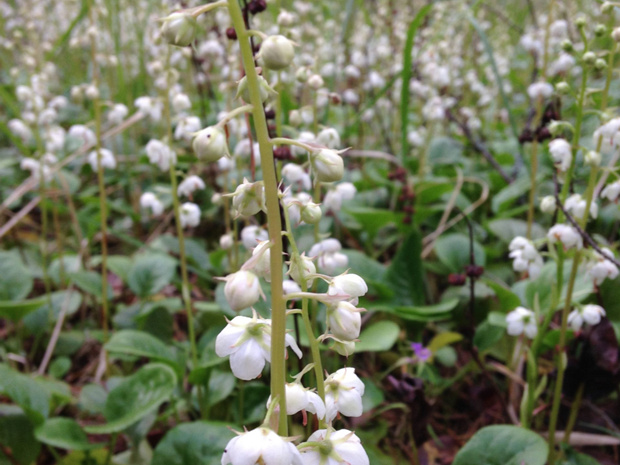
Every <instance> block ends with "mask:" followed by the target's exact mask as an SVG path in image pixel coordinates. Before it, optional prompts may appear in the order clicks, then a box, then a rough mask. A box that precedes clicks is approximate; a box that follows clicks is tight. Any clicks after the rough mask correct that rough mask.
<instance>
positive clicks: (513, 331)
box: [506, 307, 538, 339]
mask: <svg viewBox="0 0 620 465" xmlns="http://www.w3.org/2000/svg"><path fill="white" fill-rule="evenodd" d="M506 323H508V334H510V335H511V336H519V335H520V334H525V335H526V336H527V337H529V338H530V339H533V338H534V337H536V334H537V333H538V326H537V325H536V316H535V315H534V312H533V311H531V310H528V309H527V308H524V307H517V308H515V309H514V310H513V311H512V312H510V313H509V314H508V315H506Z"/></svg>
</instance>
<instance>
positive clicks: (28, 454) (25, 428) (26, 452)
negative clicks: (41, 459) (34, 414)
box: [0, 412, 41, 465]
mask: <svg viewBox="0 0 620 465" xmlns="http://www.w3.org/2000/svg"><path fill="white" fill-rule="evenodd" d="M0 444H1V445H2V446H4V447H6V448H8V449H10V450H11V453H12V454H13V457H14V458H15V460H16V461H17V463H19V464H21V465H30V464H31V463H34V461H35V460H36V459H37V457H38V456H39V452H40V451H41V444H39V443H38V442H37V440H36V439H35V437H34V429H33V425H32V423H31V421H30V420H29V419H28V417H27V416H26V415H23V414H14V413H11V412H7V414H5V412H0ZM2 457H3V455H2V452H0V463H2V461H1V459H2ZM6 463H10V462H6Z"/></svg>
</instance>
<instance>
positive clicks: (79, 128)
mask: <svg viewBox="0 0 620 465" xmlns="http://www.w3.org/2000/svg"><path fill="white" fill-rule="evenodd" d="M67 136H68V137H72V138H74V139H79V140H80V141H81V142H82V144H83V145H95V143H96V142H97V136H96V135H95V133H94V132H93V131H92V130H90V129H88V128H87V127H86V126H84V125H83V124H74V125H73V126H71V127H70V128H69V133H68V134H67Z"/></svg>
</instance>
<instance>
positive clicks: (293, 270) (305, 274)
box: [288, 254, 316, 287]
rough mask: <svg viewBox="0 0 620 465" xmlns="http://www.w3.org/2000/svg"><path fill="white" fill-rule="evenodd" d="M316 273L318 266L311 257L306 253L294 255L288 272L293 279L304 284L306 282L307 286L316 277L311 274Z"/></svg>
mask: <svg viewBox="0 0 620 465" xmlns="http://www.w3.org/2000/svg"><path fill="white" fill-rule="evenodd" d="M315 273H316V267H315V266H314V262H313V261H312V259H311V258H309V257H306V256H305V255H303V254H302V255H300V256H293V258H292V259H291V261H290V262H289V268H288V274H289V276H290V277H291V279H292V280H293V281H295V282H296V283H297V284H299V285H300V286H302V284H303V283H304V281H305V283H306V287H310V286H311V285H312V282H313V281H314V278H313V277H311V276H310V275H313V274H315Z"/></svg>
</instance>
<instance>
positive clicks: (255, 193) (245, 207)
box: [232, 179, 265, 216]
mask: <svg viewBox="0 0 620 465" xmlns="http://www.w3.org/2000/svg"><path fill="white" fill-rule="evenodd" d="M232 197H233V208H234V209H235V210H236V211H237V215H241V216H254V215H256V214H257V213H258V212H259V211H261V210H265V187H264V185H263V182H262V181H257V182H253V183H251V182H248V180H247V179H244V180H243V184H240V185H239V186H237V189H235V192H234V193H233V194H232Z"/></svg>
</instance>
